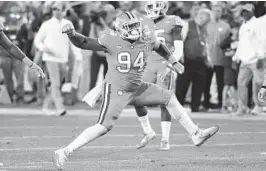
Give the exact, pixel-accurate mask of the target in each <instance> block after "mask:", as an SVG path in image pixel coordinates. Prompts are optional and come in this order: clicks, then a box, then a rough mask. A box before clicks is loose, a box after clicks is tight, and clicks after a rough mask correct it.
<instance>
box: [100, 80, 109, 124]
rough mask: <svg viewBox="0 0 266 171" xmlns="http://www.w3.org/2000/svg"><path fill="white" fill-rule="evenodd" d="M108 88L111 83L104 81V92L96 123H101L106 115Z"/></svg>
mask: <svg viewBox="0 0 266 171" xmlns="http://www.w3.org/2000/svg"><path fill="white" fill-rule="evenodd" d="M110 89H111V84H108V83H105V85H104V93H103V102H102V106H101V110H100V116H99V119H98V122H97V123H98V124H102V123H103V121H104V117H105V115H106V112H107V109H108V106H109V103H110Z"/></svg>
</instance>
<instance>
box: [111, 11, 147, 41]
mask: <svg viewBox="0 0 266 171" xmlns="http://www.w3.org/2000/svg"><path fill="white" fill-rule="evenodd" d="M114 25H115V29H116V31H117V32H118V34H119V35H120V37H122V38H123V39H129V40H137V39H138V38H140V37H141V34H142V27H141V22H140V20H139V18H138V17H137V16H136V15H135V14H133V13H131V12H122V13H120V14H118V15H117V17H116V20H115V24H114Z"/></svg>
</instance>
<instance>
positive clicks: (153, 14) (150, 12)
mask: <svg viewBox="0 0 266 171" xmlns="http://www.w3.org/2000/svg"><path fill="white" fill-rule="evenodd" d="M167 10H168V3H167V2H166V1H148V2H146V4H145V11H146V13H147V17H148V18H151V19H157V18H158V17H159V16H161V15H164V14H166V12H167Z"/></svg>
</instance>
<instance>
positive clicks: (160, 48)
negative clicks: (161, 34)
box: [154, 42, 184, 73]
mask: <svg viewBox="0 0 266 171" xmlns="http://www.w3.org/2000/svg"><path fill="white" fill-rule="evenodd" d="M154 51H155V52H157V53H158V54H159V55H160V56H162V57H163V58H165V59H166V60H168V61H169V62H170V63H171V64H172V66H174V68H175V69H176V70H177V72H179V73H183V72H184V66H183V65H182V64H181V63H179V62H178V60H177V59H176V58H175V57H173V55H172V54H171V51H170V50H169V49H168V48H167V46H166V45H165V44H164V43H162V42H158V43H157V45H156V46H155V47H154Z"/></svg>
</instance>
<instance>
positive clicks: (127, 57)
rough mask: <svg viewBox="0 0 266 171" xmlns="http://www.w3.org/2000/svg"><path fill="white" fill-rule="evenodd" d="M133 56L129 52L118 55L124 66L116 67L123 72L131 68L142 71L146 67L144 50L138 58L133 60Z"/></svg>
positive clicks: (119, 61)
mask: <svg viewBox="0 0 266 171" xmlns="http://www.w3.org/2000/svg"><path fill="white" fill-rule="evenodd" d="M131 58H132V56H131V54H130V53H129V52H121V53H119V54H118V55H117V61H118V63H119V64H121V65H122V66H118V67H116V69H117V70H118V71H119V72H121V73H128V72H129V71H130V70H131V69H138V72H142V71H143V69H144V65H145V62H144V52H143V51H140V52H139V54H138V56H137V58H136V59H135V61H134V62H132V59H131Z"/></svg>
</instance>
